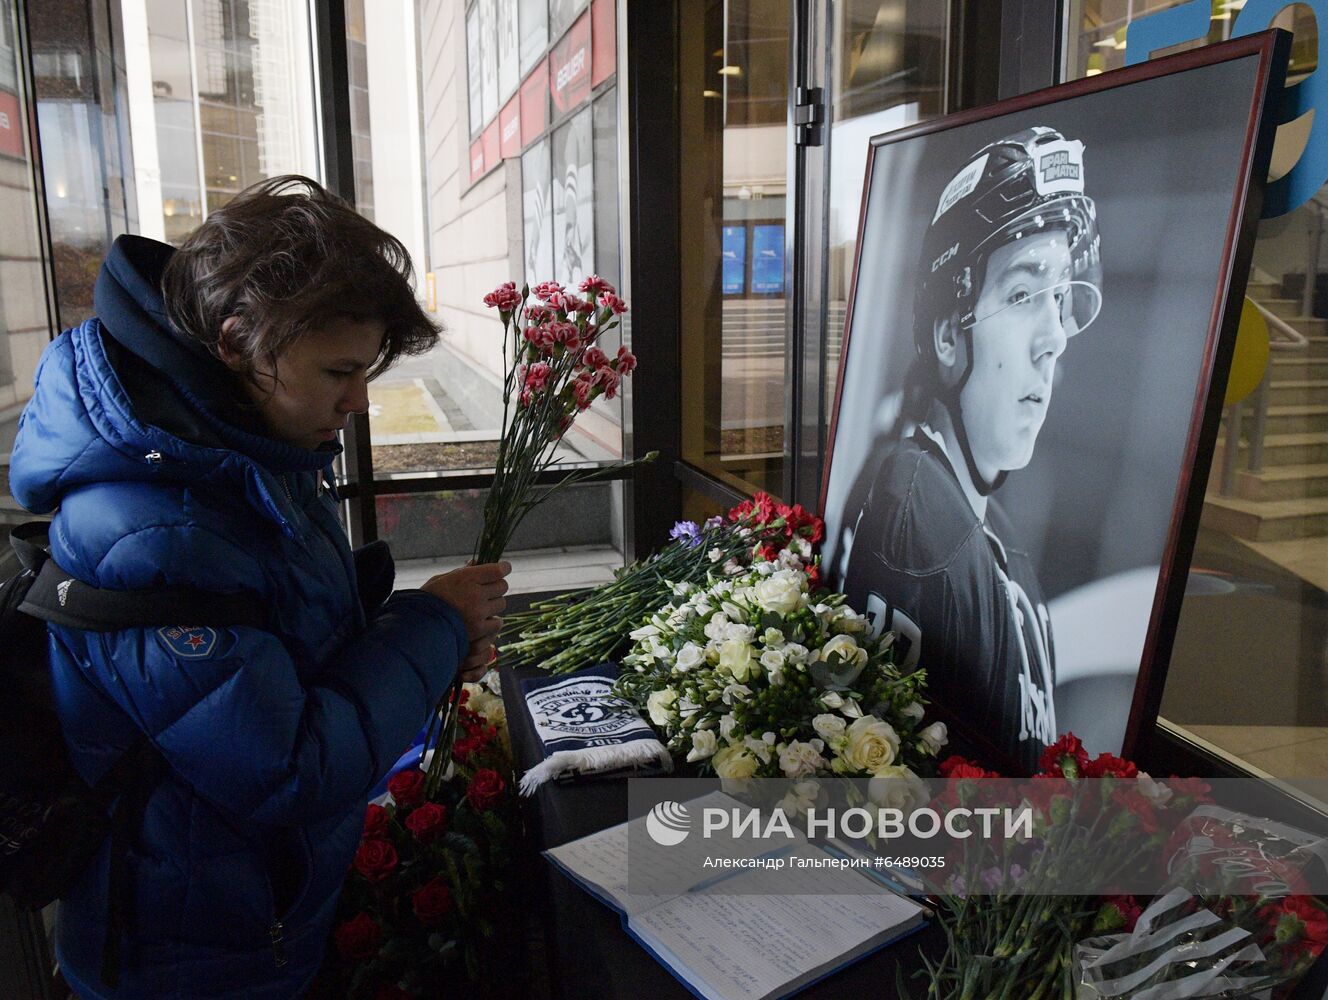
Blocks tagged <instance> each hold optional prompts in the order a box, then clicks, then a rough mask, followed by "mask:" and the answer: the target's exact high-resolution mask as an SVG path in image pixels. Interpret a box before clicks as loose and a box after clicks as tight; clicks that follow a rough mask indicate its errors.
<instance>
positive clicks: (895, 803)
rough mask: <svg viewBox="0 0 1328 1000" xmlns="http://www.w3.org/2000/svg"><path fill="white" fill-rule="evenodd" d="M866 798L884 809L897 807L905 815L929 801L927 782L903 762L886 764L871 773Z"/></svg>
mask: <svg viewBox="0 0 1328 1000" xmlns="http://www.w3.org/2000/svg"><path fill="white" fill-rule="evenodd" d="M867 798H868V799H869V800H870V801H871V802H873V803H874V804H875V805H878V806H880V807H882V808H884V809H898V810H900V811H901V812H902V813H903V814H904V815H905V816H907V815H908V814H909V813H911V812H913V810H915V809H920V808H921V807H922V806H925V805H926V804H927V802H928V801H930V796H929V794H928V792H927V783H926V782H925V781H923V780H922V779H921V778H919V777H918V776H917V775H916V774H914V773H913V771H912V770H911V769H909V768H908V767H905V766H904V765H903V764H890V765H887V766H886V767H882V768H880V769H879V770H878V771H877V772H876V773H875V774H874V775H872V779H871V781H870V782H868V783H867Z"/></svg>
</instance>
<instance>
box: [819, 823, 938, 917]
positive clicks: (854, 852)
mask: <svg viewBox="0 0 1328 1000" xmlns="http://www.w3.org/2000/svg"><path fill="white" fill-rule="evenodd" d="M822 849H823V850H826V851H828V852H829V853H831V854H836V855H838V856H840V857H844V858H863V859H865V860H867V861H869V862H871V867H869V868H863V869H858V870H859V871H861V872H862V873H863V874H864V875H868V876H870V877H872V878H874V879H876V881H878V882H880V883H881V884H882V885H884V886H886V887H887V888H890V889H894V890H895V891H896V892H898V893H899V894H900V895H901V896H921V897H922V898H923V900H924V901H925V902H926V904H927V905H926V906H925V907H923V913H924V914H925V915H926V916H927V917H928V918H931V917H932V916H934V915H935V912H934V911H935V908H936V905H937V900H936V898H935V897H934V896H932V895H931V893H929V892H928V891H927V887H926V885H924V884H923V883H922V882H921V881H920V880H918V879H916V878H913V877H912V876H911V875H905V874H904V873H903V872H901V871H900V870H899V869H898V868H895V867H889V866H885V867H884V872H889V874H888V875H887V874H885V873H884V872H883V871H881V870H878V869H877V867H876V862H877V861H879V860H880V858H879V857H878V856H876V855H873V854H869V853H867V852H865V851H861V850H859V849H858V848H856V847H853V846H851V845H849V844H845V843H844V842H843V841H842V840H837V839H835V838H834V837H829V838H827V839H826V840H825V842H824V843H823V844H822ZM894 880H897V881H894Z"/></svg>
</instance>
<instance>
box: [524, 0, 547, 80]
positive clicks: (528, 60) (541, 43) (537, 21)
mask: <svg viewBox="0 0 1328 1000" xmlns="http://www.w3.org/2000/svg"><path fill="white" fill-rule="evenodd" d="M517 27H519V28H520V29H521V75H522V76H523V77H524V76H525V75H526V74H527V73H529V72H530V71H531V69H533V68H534V66H535V63H537V62H539V59H540V57H541V56H542V55H544V50H545V48H546V47H547V46H548V44H549V5H548V0H519V9H518V12H517Z"/></svg>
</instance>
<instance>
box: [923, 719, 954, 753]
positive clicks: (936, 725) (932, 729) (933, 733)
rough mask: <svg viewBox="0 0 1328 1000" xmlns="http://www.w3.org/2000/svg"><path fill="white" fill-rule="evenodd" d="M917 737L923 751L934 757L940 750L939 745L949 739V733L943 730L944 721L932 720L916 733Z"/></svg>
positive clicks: (942, 744) (941, 745) (943, 744)
mask: <svg viewBox="0 0 1328 1000" xmlns="http://www.w3.org/2000/svg"><path fill="white" fill-rule="evenodd" d="M918 739H919V740H920V741H921V742H922V749H923V751H924V752H926V753H929V754H931V755H932V756H933V757H935V756H936V755H937V754H938V753H940V752H941V747H943V746H945V744H946V743H948V742H949V741H950V737H949V734H948V733H947V732H946V730H945V723H944V722H933V723H932V724H931V725H930V726H928V727H927V728H926V729H924V730H923V731H922V732H920V733H918Z"/></svg>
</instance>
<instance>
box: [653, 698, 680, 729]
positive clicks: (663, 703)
mask: <svg viewBox="0 0 1328 1000" xmlns="http://www.w3.org/2000/svg"><path fill="white" fill-rule="evenodd" d="M677 700H678V692H677V691H675V690H673V688H660V690H658V691H652V692H650V697H649V698H647V699H646V711H647V712H648V713H649V714H650V721H651V722H653V723H654V724H655V725H657V726H659V727H660V728H661V729H663V728H664V727H665V726H667V725H668V724H669V722H670V721H672V719H673V717H674V714H675V713H674V711H673V704H674V702H676V701H677Z"/></svg>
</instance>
